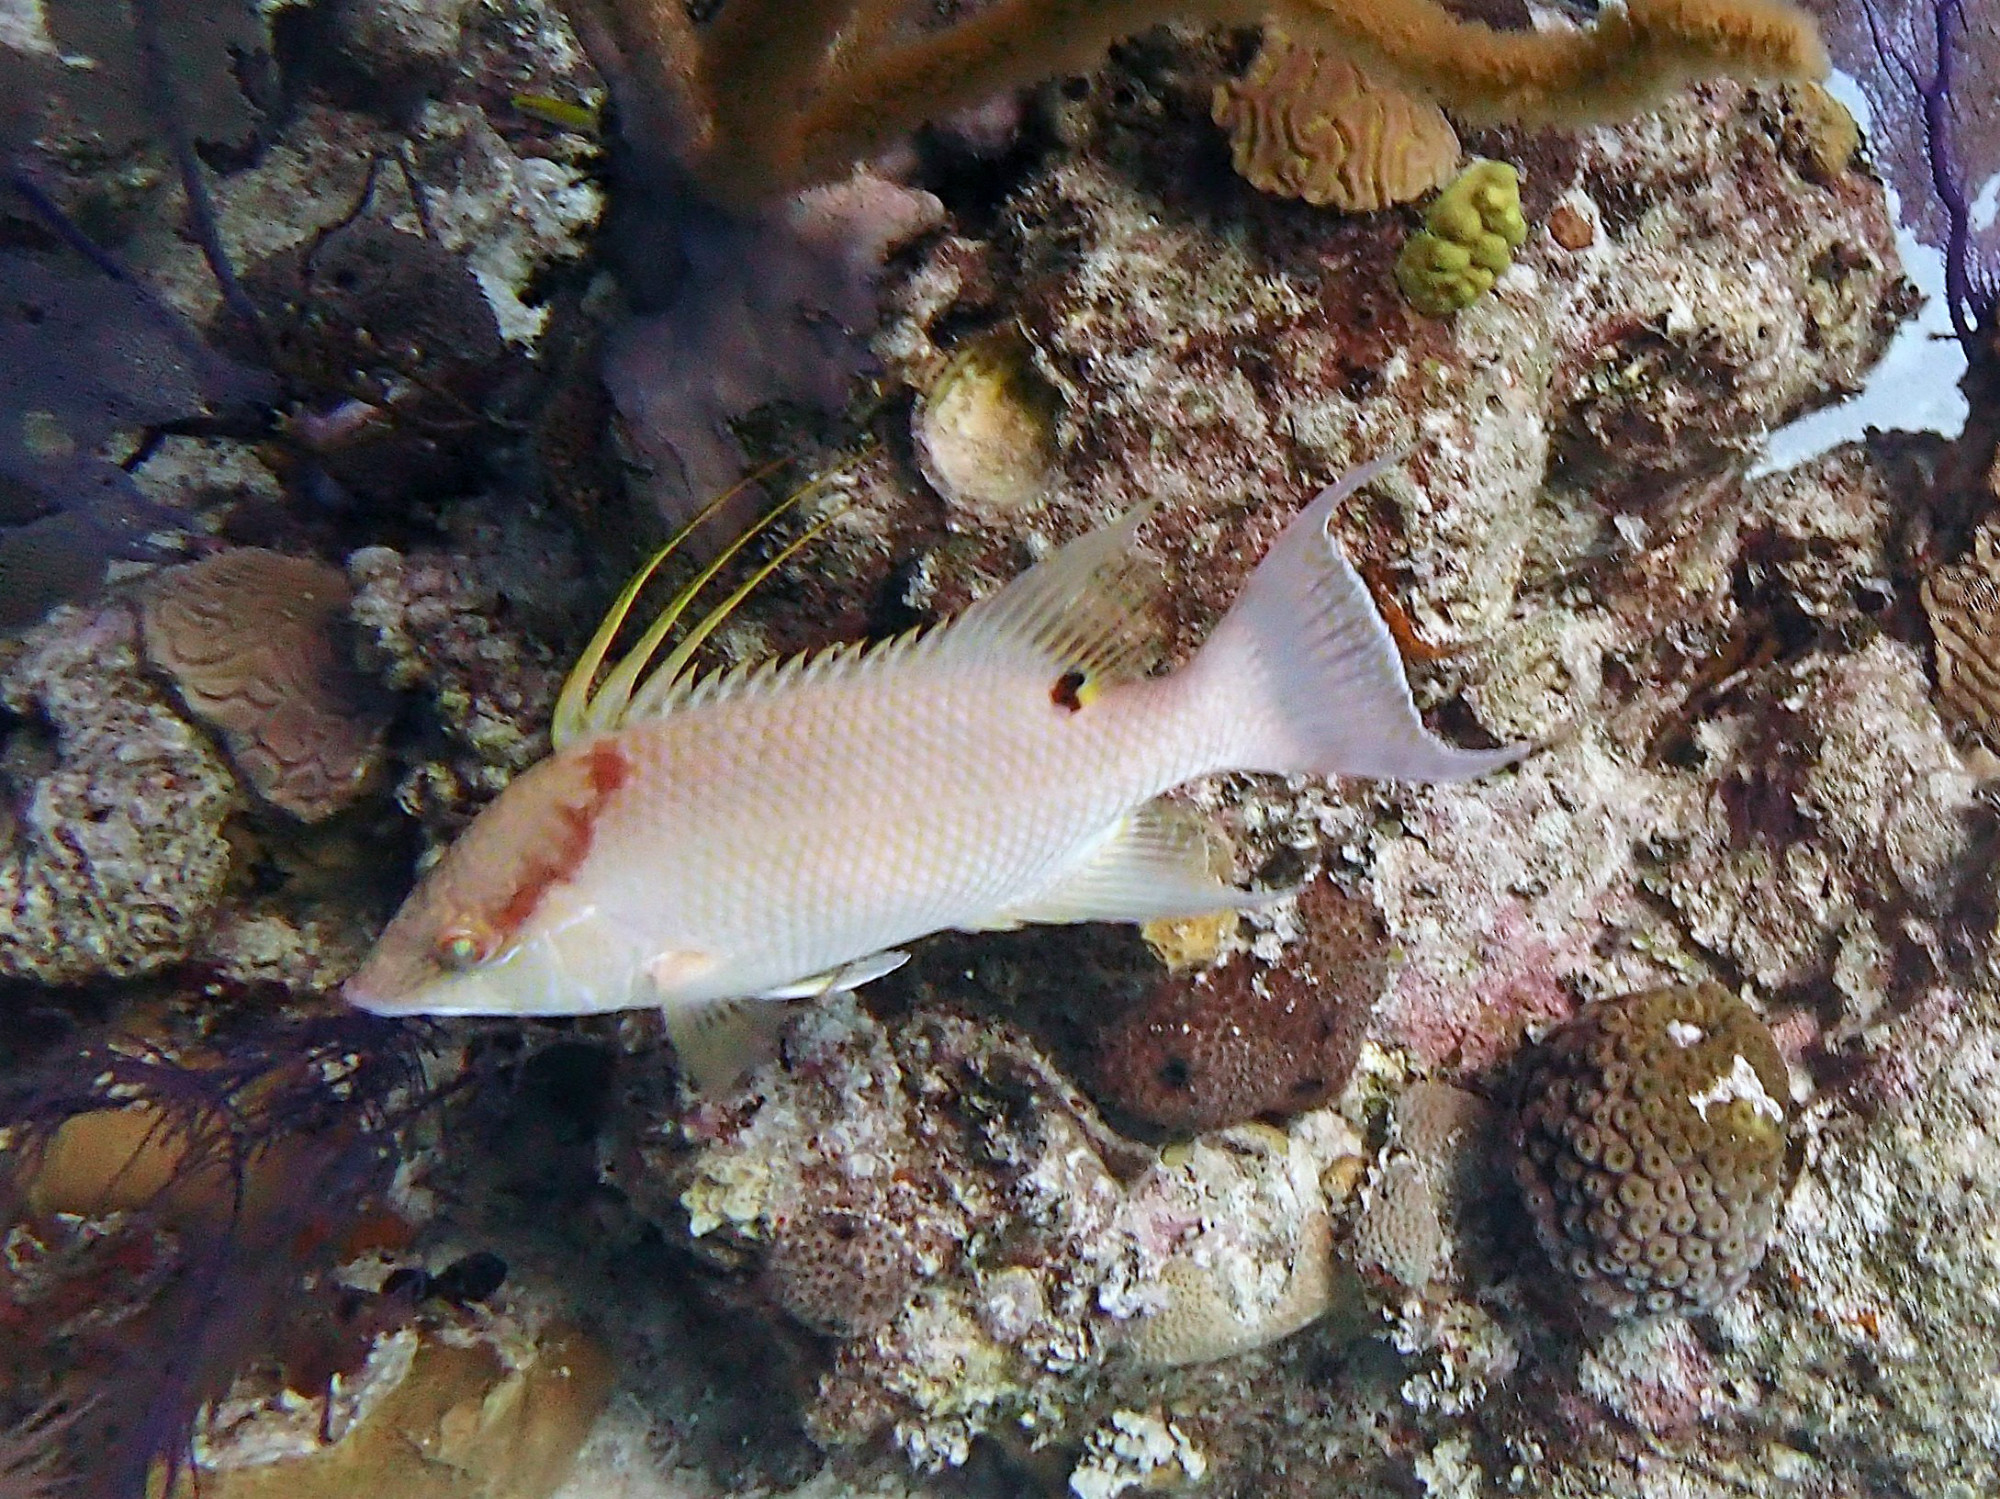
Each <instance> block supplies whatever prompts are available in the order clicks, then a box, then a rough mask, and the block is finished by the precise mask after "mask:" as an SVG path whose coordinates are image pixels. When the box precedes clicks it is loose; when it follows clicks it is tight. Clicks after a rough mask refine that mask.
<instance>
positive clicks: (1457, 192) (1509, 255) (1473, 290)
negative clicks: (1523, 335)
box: [1396, 161, 1528, 317]
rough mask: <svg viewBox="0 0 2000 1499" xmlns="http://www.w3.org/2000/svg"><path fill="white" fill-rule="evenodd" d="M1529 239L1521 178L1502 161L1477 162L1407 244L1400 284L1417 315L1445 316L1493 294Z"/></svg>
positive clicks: (1399, 262)
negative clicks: (1420, 313) (1515, 253)
mask: <svg viewBox="0 0 2000 1499" xmlns="http://www.w3.org/2000/svg"><path fill="white" fill-rule="evenodd" d="M1527 237H1528V225H1527V221H1526V220H1524V219H1523V218H1522V217H1521V178H1520V175H1519V174H1518V173H1517V172H1515V170H1514V169H1513V168H1512V167H1511V166H1509V165H1508V164H1507V163H1506V162H1504V161H1475V162H1474V163H1473V164H1472V165H1471V166H1469V167H1467V168H1466V169H1465V170H1464V171H1463V172H1460V173H1459V174H1458V177H1457V178H1456V180H1454V181H1453V182H1452V184H1451V186H1449V187H1447V188H1446V189H1445V190H1444V191H1443V192H1441V193H1439V194H1438V197H1437V201H1436V202H1435V203H1433V204H1431V206H1430V208H1429V210H1428V211H1427V212H1426V213H1425V214H1424V228H1423V230H1422V231H1421V232H1420V233H1417V234H1413V235H1411V236H1410V237H1409V239H1408V240H1406V241H1405V242H1404V244H1403V249H1402V253H1401V254H1399V255H1398V256H1397V257H1396V284H1397V285H1398V286H1400V287H1402V289H1403V295H1404V296H1406V297H1408V298H1409V299H1410V305H1411V306H1413V307H1415V308H1416V309H1417V311H1419V312H1424V313H1428V314H1430V315H1431V316H1432V317H1445V316H1447V315H1449V314H1451V313H1454V312H1457V311H1458V310H1459V309H1460V308H1462V307H1469V306H1471V305H1472V303H1474V302H1476V301H1478V300H1479V298H1481V297H1482V296H1484V295H1485V294H1486V293H1487V292H1489V291H1491V290H1492V289H1493V283H1494V282H1495V281H1497V280H1499V279H1500V274H1501V272H1503V271H1505V270H1506V269H1507V266H1508V264H1509V263H1510V262H1511V261H1512V260H1513V258H1514V252H1515V251H1516V250H1518V249H1520V248H1521V245H1522V243H1523V242H1524V241H1525V240H1526V239H1527Z"/></svg>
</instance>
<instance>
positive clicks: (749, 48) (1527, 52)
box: [565, 0, 1827, 206]
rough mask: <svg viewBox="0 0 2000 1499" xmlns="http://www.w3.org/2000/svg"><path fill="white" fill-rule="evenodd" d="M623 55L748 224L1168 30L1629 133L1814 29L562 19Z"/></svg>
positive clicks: (1347, 1) (1715, 17) (1409, 3)
mask: <svg viewBox="0 0 2000 1499" xmlns="http://www.w3.org/2000/svg"><path fill="white" fill-rule="evenodd" d="M565 3H566V5H567V6H568V8H569V9H570V11H571V12H572V14H573V15H574V16H575V18H576V21H577V25H578V29H579V31H581V32H582V33H583V34H584V35H585V36H587V37H592V38H596V39H598V40H599V41H600V42H602V43H603V45H604V46H605V47H606V48H608V49H610V50H611V51H612V52H614V53H615V54H616V56H617V57H618V59H619V60H620V62H621V63H622V64H624V72H625V74H626V75H627V78H628V82H629V83H630V84H631V85H632V86H633V90H634V91H635V92H637V93H639V94H641V95H643V97H642V98H640V99H638V100H637V101H635V102H636V104H637V105H638V107H639V112H640V113H641V114H643V115H644V116H645V117H646V118H645V120H644V122H643V123H644V126H645V128H648V129H650V130H653V131H656V132H658V133H659V134H661V135H663V136H664V137H665V144H666V145H667V146H669V147H670V148H672V149H674V150H676V151H678V152H679V153H680V155H681V156H682V158H683V160H684V161H685V162H686V164H687V166H688V168H689V169H690V170H691V171H692V172H693V173H694V175H695V177H696V178H697V180H698V181H699V182H700V183H701V185H702V187H703V188H704V190H705V191H707V192H708V193H709V194H710V195H711V196H712V197H713V198H715V199H716V200H717V201H720V202H725V203H735V204H738V205H745V206H748V205H754V204H757V203H761V202H766V201H768V200H770V199H772V198H774V197H777V196H780V195H783V194H785V193H787V192H791V191H794V190H796V189H798V188H801V187H806V186H809V185H811V184H812V183H815V182H824V181H828V180H830V179H832V178H835V177H839V176H841V175H843V174H844V173H845V172H846V171H847V170H848V169H849V168H850V167H851V166H852V165H853V164H854V163H855V162H857V161H864V160H866V159H868V158H869V157H871V156H873V155H875V154H876V153H877V152H879V151H880V150H881V149H882V148H883V147H885V146H886V145H888V144H890V143H891V142H893V141H895V140H897V139H899V138H900V137H902V136H903V135H905V134H907V133H908V132H909V131H911V130H913V129H915V128H916V127H917V126H919V125H921V124H923V123H924V122H925V121H927V120H932V119H936V118H938V117H940V116H942V115H945V114H949V113H950V112H952V111H953V110H955V109H958V108H961V107H964V106H968V105H972V104H976V103H978V102H980V101H981V100H983V99H987V98H990V97H991V96H993V95H994V94H997V93H1000V92H1003V91H1005V90H1007V89H1010V88H1016V87H1020V86H1022V85H1025V84H1030V83H1035V82H1038V81H1040V80H1041V79H1044V78H1048V77H1052V76H1058V75H1063V74H1068V73H1076V72H1082V71H1085V70H1087V69H1089V68H1090V67H1093V66H1094V65H1095V64H1096V62H1097V59H1098V57H1099V56H1100V55H1101V54H1102V53H1103V51H1104V49H1105V48H1106V47H1107V46H1108V45H1109V44H1110V43H1111V42H1113V41H1116V40H1117V39H1118V38H1120V37H1124V36H1130V35H1132V34H1133V33H1134V32H1138V31H1143V30H1145V29H1146V28H1147V27H1149V26H1152V25H1156V24H1158V23H1160V22H1164V21H1188V22H1192V23H1194V24H1197V25H1205V24H1211V23H1220V24H1224V25H1250V24H1254V23H1256V22H1259V21H1262V20H1265V19H1267V17H1268V19H1270V20H1272V21H1274V22H1275V23H1277V24H1278V25H1280V26H1282V27H1283V29H1284V30H1285V31H1286V32H1287V33H1289V34H1290V35H1291V36H1292V37H1293V38H1295V39H1296V40H1297V41H1298V42H1300V43H1301V44H1304V45H1307V46H1310V47H1313V48H1317V49H1319V50H1322V51H1326V52H1336V53H1339V54H1340V55H1342V56H1344V57H1346V58H1347V59H1348V60H1350V61H1351V62H1352V63H1354V64H1355V65H1356V66H1358V67H1360V68H1362V69H1363V70H1364V71H1365V72H1366V73H1367V74H1368V75H1369V77H1370V78H1371V80H1377V81H1379V82H1381V83H1385V84H1391V85H1394V86H1396V87H1399V88H1403V89H1406V90H1409V91H1410V92H1412V93H1415V94H1418V95H1421V96H1424V97H1427V98H1430V99H1433V100H1435V101H1436V102H1437V103H1438V104H1440V105H1441V106H1443V107H1444V108H1446V109H1449V110H1451V111H1452V112H1453V113H1454V114H1455V115H1457V116H1458V117H1460V118H1461V119H1463V120H1470V121H1481V122H1483V121H1514V122H1518V123H1521V124H1572V123H1576V122H1579V121H1583V120H1596V119H1615V118H1619V117H1623V116H1629V115H1633V114H1637V113H1639V112H1641V111H1643V110H1645V109H1646V108H1648V107H1649V106H1651V105H1652V104H1653V103H1655V102H1656V101H1658V100H1659V99H1661V98H1663V97H1665V96H1666V95H1667V94H1670V93H1672V92H1673V91H1674V90H1675V89H1677V88H1679V87H1680V86H1681V85H1683V84H1684V83H1687V82H1689V81H1690V80H1692V79H1695V78H1700V77H1708V76H1714V75H1717V74H1731V75H1737V76H1744V77H1759V78H1817V77H1820V76H1823V75H1824V73H1825V72H1826V66H1827V64H1826V53H1825V50H1824V49H1823V48H1822V47H1821V45H1820V41H1819V35H1818V33H1817V32H1816V31H1815V30H1814V27H1813V23H1812V21H1811V19H1810V18H1809V17H1808V16H1807V15H1806V14H1805V13H1804V12H1803V11H1801V10H1799V9H1797V8H1796V7H1794V6H1792V5H1789V4H1785V3H1782V0H1627V4H1626V5H1625V6H1624V8H1623V9H1617V10H1605V11H1602V12H1600V13H1599V15H1598V17H1597V19H1596V21H1595V22H1594V23H1593V24H1591V25H1590V26H1588V27H1582V28H1578V29H1574V30H1564V31H1532V30H1528V31H1495V30H1493V29H1492V28H1491V27H1489V26H1484V25H1481V24H1480V23H1478V22H1476V21H1466V20H1461V19H1459V18H1458V17H1457V16H1454V15H1453V14H1452V13H1451V12H1450V11H1448V10H1446V9H1445V8H1444V6H1443V5H1442V4H1440V3H1439V0H993V3H991V4H988V5H986V6H983V7H981V8H978V9H976V10H974V11H973V12H972V13H971V14H970V15H968V16H966V17H965V18H964V19H962V20H959V21H957V22H955V23H953V24H950V25H947V26H943V27H935V26H934V27H932V28H931V29H918V28H917V27H916V25H915V23H914V21H913V20H912V15H911V12H912V11H913V9H914V7H913V6H911V5H909V4H908V3H906V0H730V3H729V4H728V5H725V6H724V7H722V11H721V14H720V15H719V16H717V17H716V19H715V20H714V21H712V22H710V23H709V24H708V25H706V26H705V27H697V26H696V25H695V23H694V22H692V21H691V20H689V18H688V15H687V12H686V10H685V9H684V8H683V7H682V6H681V5H680V4H679V3H677V0H565Z"/></svg>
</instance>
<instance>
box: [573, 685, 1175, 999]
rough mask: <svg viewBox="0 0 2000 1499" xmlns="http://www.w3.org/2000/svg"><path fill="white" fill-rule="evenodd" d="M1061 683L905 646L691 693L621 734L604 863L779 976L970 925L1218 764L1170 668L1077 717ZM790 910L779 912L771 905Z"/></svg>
mask: <svg viewBox="0 0 2000 1499" xmlns="http://www.w3.org/2000/svg"><path fill="white" fill-rule="evenodd" d="M913 667H914V669H912V668H913ZM1049 686H1050V684H1045V683H1043V682H1042V681H1041V679H1040V677H1039V676H1037V677H1035V678H1033V679H1027V678H1024V677H1022V676H1021V674H1020V672H1019V670H1018V668H1016V669H1014V670H1013V671H1011V672H1007V673H1002V672H999V671H993V672H990V673H989V672H973V673H969V674H968V673H966V672H964V671H963V669H962V668H958V667H956V666H954V664H952V663H949V662H944V663H940V665H939V667H938V669H936V670H930V669H927V668H926V667H924V666H922V665H917V664H915V663H913V662H905V663H901V669H898V670H895V671H884V672H879V673H876V672H870V671H869V670H868V668H867V666H866V665H863V666H861V667H860V668H858V669H857V670H856V671H854V672H853V673H852V674H847V675H843V676H841V677H838V678H835V679H833V680H829V681H827V682H825V683H824V684H823V685H819V686H813V685H804V684H801V685H794V686H790V687H788V688H787V689H786V690H785V691H784V692H782V693H769V694H766V693H755V692H753V693H749V694H745V695H741V696H734V697H728V698H724V699H722V700H720V701H712V702H708V703H699V704H697V705H696V706H693V707H690V708H684V709H681V710H678V711H676V712H674V713H672V714H669V715H668V716H666V717H665V718H662V719H659V720H657V721H656V722H654V723H652V724H646V725H641V726H639V727H637V728H635V729H634V730H632V731H630V732H629V733H628V734H627V735H625V736H623V738H622V740H621V742H622V743H623V744H624V745H625V747H626V750H627V752H628V753H629V754H631V755H633V756H634V757H635V758H636V760H637V762H638V764H637V773H636V774H635V776H634V784H633V786H632V787H631V789H630V790H629V792H628V793H626V796H628V797H629V798H631V800H629V801H625V802H624V804H623V806H622V807H621V808H620V809H618V812H617V815H614V816H612V817H610V818H608V819H606V823H605V825H604V827H603V828H602V829H601V830H600V844H599V846H600V848H601V849H602V850H603V851H604V852H605V853H607V854H609V855H610V856H611V857H610V858H608V859H605V860H602V861H599V860H597V859H593V861H592V862H593V866H594V869H595V871H596V872H597V874H598V875H599V877H608V878H609V879H611V880H614V881H618V882H620V883H622V884H626V885H632V886H636V884H637V883H638V880H637V875H636V871H638V870H641V869H644V870H646V871H647V877H646V879H645V881H644V884H645V896H644V898H645V901H646V903H647V904H648V905H654V906H658V907H660V908H664V909H667V910H671V911H679V912H682V913H684V914H685V916H686V917H687V921H686V925H687V927H688V929H689V931H691V932H699V933H701V934H702V939H703V941H704V942H715V941H717V940H718V938H721V939H723V940H724V941H725V942H726V944H727V945H729V947H730V950H732V951H738V952H758V953H760V954H761V955H762V957H763V958H765V959H767V960H768V964H769V966H770V967H771V969H772V970H773V973H774V975H775V976H774V977H773V978H772V979H771V980H770V982H772V983H778V982H783V981H785V980H787V979H790V978H795V977H797V976H798V975H799V974H801V973H812V972H818V971H821V970H823V969H825V968H827V967H829V966H832V965H833V964H835V963H838V962H841V961H845V960H846V959H847V958H848V957H851V956H852V955H853V954H854V953H855V952H856V951H857V950H861V951H866V950H870V948H882V947H892V946H895V945H896V944H897V943H900V942H903V941H906V940H908V939H909V938H910V937H912V936H914V935H917V934H920V933H922V932H925V931H929V930H934V929H936V928H938V927H941V926H957V925H966V924H973V923H976V922H977V921H978V920H979V919H980V918H981V917H983V916H986V915H989V914H991V913H992V912H994V911H995V910H998V909H1002V908H1004V907H1006V906H1007V905H1009V904H1012V903H1014V902H1017V901H1020V900H1022V899H1024V898H1026V897H1028V896H1031V895H1033V894H1035V893H1037V892H1038V891H1039V889H1040V888H1042V887H1043V886H1044V885H1045V884H1046V883H1047V882H1048V881H1049V880H1050V879H1051V878H1053V877H1054V875H1055V874H1056V873H1058V872H1060V871H1061V870H1063V869H1064V868H1065V867H1066V866H1067V865H1068V864H1070V863H1071V862H1073V861H1074V860H1075V858H1076V857H1077V855H1078V854H1079V853H1081V852H1082V851H1083V850H1084V849H1086V848H1087V847H1088V846H1089V845H1090V844H1091V843H1092V842H1094V841H1095V840H1096V839H1097V838H1098V837H1100V836H1101V835H1102V834H1103V832H1104V831H1105V830H1107V829H1108V828H1109V827H1111V826H1112V825H1113V824H1114V823H1115V822H1116V821H1117V819H1118V818H1119V816H1120V815H1122V814H1123V812H1124V811H1125V810H1126V809H1128V808H1130V807H1131V806H1133V805H1135V804H1136V803H1138V802H1142V801H1144V800H1145V799H1147V798H1148V797H1150V796H1152V795H1154V794H1156V793H1157V792H1158V791H1160V790H1163V789H1165V788H1166V787H1168V786H1171V785H1174V784H1177V783H1178V782H1179V781H1181V780H1184V779H1186V778H1187V777H1188V776H1189V775H1192V774H1196V773H1198V772H1199V771H1201V770H1204V769H1206V768H1208V767H1207V765H1206V764H1204V763H1202V762H1201V761H1200V759H1199V757H1200V755H1201V754H1202V753H1203V752H1204V751H1205V749H1206V745H1205V742H1203V741H1205V739H1206V738H1207V737H1209V731H1208V729H1207V728H1206V727H1204V726H1203V725H1201V724H1199V723H1198V722H1197V723H1190V722H1189V717H1188V715H1187V714H1186V713H1185V711H1184V710H1183V709H1181V708H1180V707H1178V706H1177V697H1176V694H1177V693H1179V692H1180V691H1182V690H1184V689H1182V688H1181V687H1178V686H1176V685H1173V684H1172V683H1171V682H1170V680H1167V679H1163V680H1160V681H1149V682H1145V683H1141V684H1133V685H1132V687H1131V688H1129V689H1127V691H1125V692H1121V693H1117V694H1115V695H1107V696H1106V697H1105V698H1101V699H1099V700H1098V701H1097V702H1095V703H1093V704H1092V705H1091V707H1090V708H1089V709H1086V710H1084V711H1083V712H1081V713H1079V714H1076V715H1073V716H1072V715H1068V714H1065V713H1063V712H1061V710H1059V709H1057V708H1056V707H1055V706H1054V705H1053V704H1052V703H1051V702H1050V699H1049ZM1003 701H1004V702H1005V703H1006V708H1005V711H996V709H995V704H996V702H1003ZM1002 741H1008V742H1005V743H1003V742H1002ZM773 787H777V788H783V789H784V791H785V792H786V795H785V796H784V797H783V798H782V800H781V799H779V798H775V797H772V796H771V795H769V794H768V792H769V788H773ZM760 792H761V794H758V793H760ZM718 808H730V809H734V812H735V815H733V816H724V815H719V814H718V811H717V809H718ZM746 808H749V809H755V810H757V811H759V812H760V813H761V814H762V815H763V816H768V818H769V819H770V820H769V823H768V825H766V824H764V823H762V822H755V823H753V822H751V821H749V820H746V819H745V818H744V817H743V816H742V812H743V810H744V809H746ZM661 827H670V828H673V829H674V830H675V844H676V848H677V850H678V851H679V855H680V856H679V858H678V859H677V860H676V861H675V863H674V865H673V866H672V867H670V868H662V867H661V865H660V863H659V861H658V859H657V857H656V854H655V853H654V851H653V850H652V848H651V841H652V839H651V835H650V834H649V833H648V832H647V830H648V829H657V828H661ZM614 903H615V897H614ZM779 911H782V912H784V913H785V915H786V920H785V921H784V923H783V924H782V927H781V926H780V925H779V924H777V923H773V922H771V921H770V919H769V915H770V913H773V912H779ZM864 943H866V944H869V946H868V947H863V946H862V944H864ZM780 969H782V970H783V972H779V971H778V970H780Z"/></svg>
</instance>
